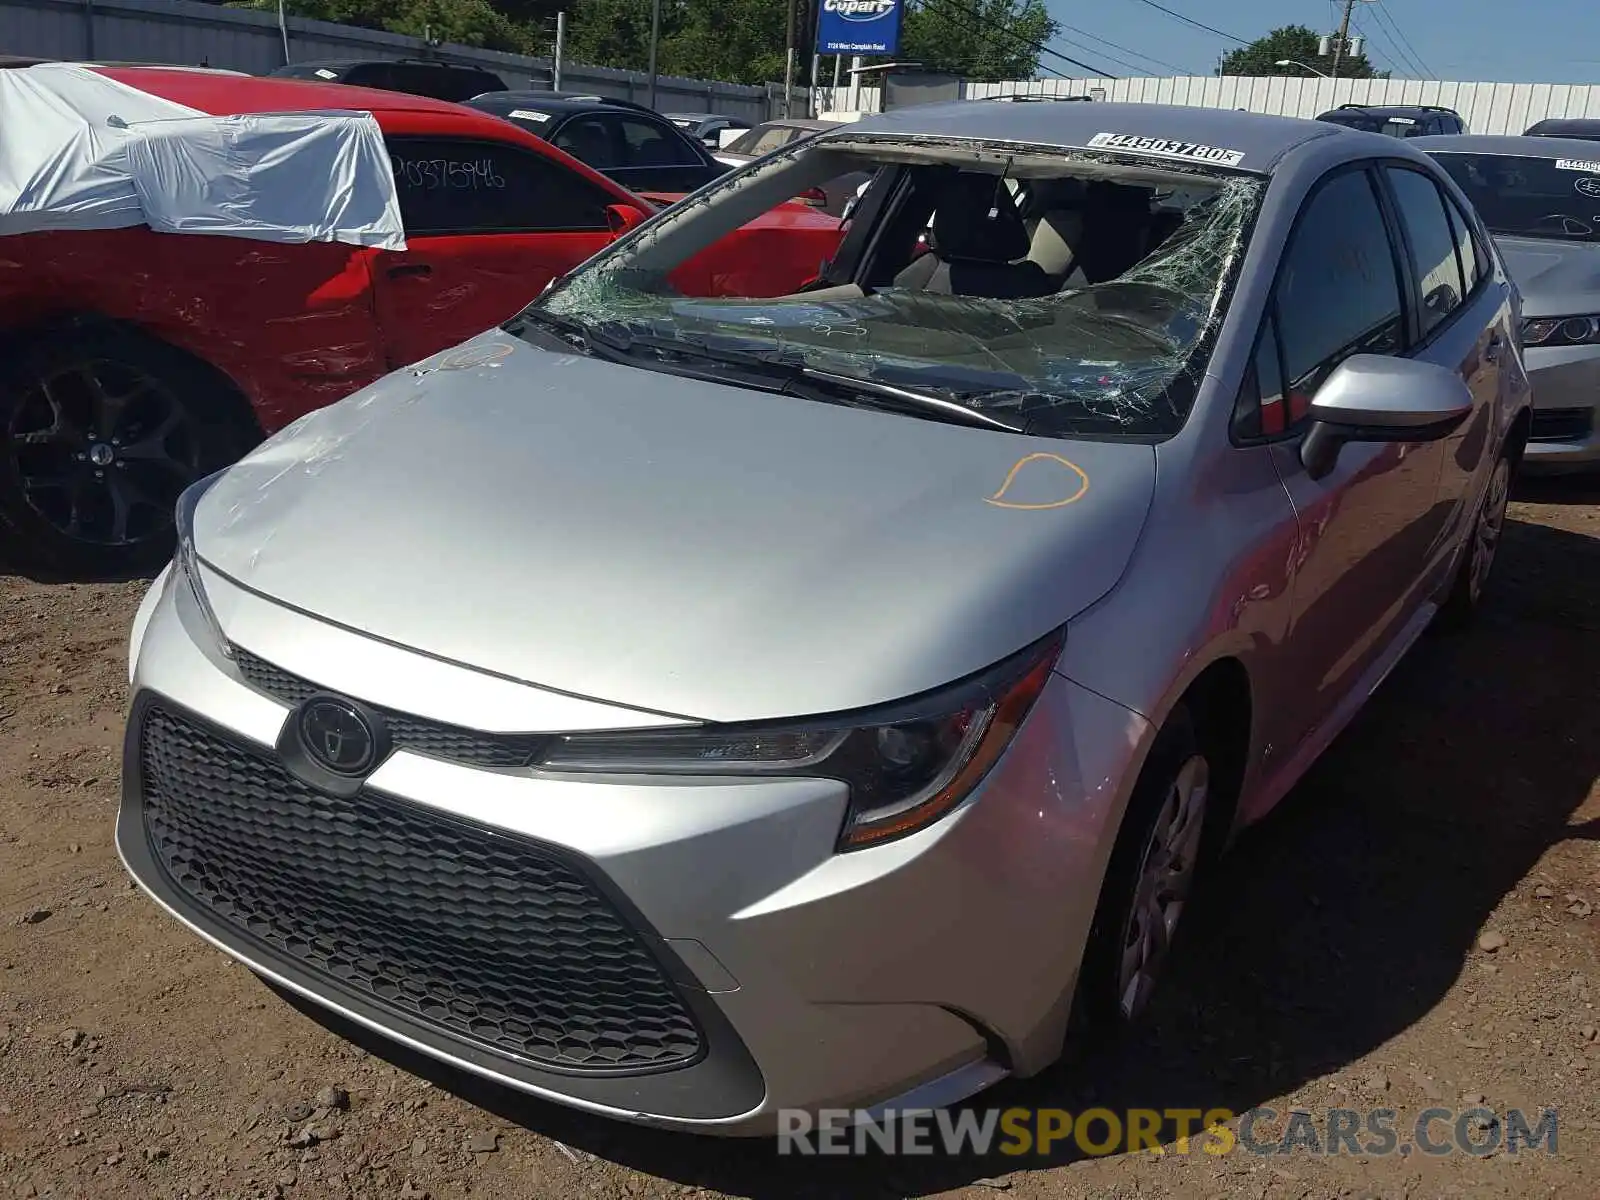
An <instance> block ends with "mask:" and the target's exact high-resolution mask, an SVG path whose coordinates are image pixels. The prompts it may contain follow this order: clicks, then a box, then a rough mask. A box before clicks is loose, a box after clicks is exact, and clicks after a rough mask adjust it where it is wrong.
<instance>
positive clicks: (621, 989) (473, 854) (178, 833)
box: [140, 706, 702, 1072]
mask: <svg viewBox="0 0 1600 1200" xmlns="http://www.w3.org/2000/svg"><path fill="white" fill-rule="evenodd" d="M140 764H141V771H142V788H143V806H144V824H145V830H146V835H147V837H148V839H149V842H150V847H151V850H152V851H153V852H154V855H155V858H156V860H157V862H159V863H160V864H161V867H162V869H163V870H164V871H165V872H166V874H167V875H168V877H169V878H170V879H171V881H172V882H173V884H174V885H176V886H177V888H179V889H180V890H181V891H182V892H183V893H184V894H185V895H186V896H187V897H188V898H189V899H190V900H191V901H193V902H194V903H196V904H198V905H201V906H203V907H204V908H205V909H207V910H209V911H210V912H211V913H212V914H214V915H215V916H216V917H217V918H218V919H220V920H222V921H223V922H225V923H226V924H228V925H229V926H231V927H233V928H235V929H237V930H239V931H242V932H243V933H246V934H248V935H249V936H250V937H252V938H254V939H255V940H257V941H259V942H261V943H264V944H265V945H266V946H267V947H268V948H270V949H271V950H272V951H274V952H276V953H277V954H278V955H280V956H287V957H288V958H289V959H291V960H293V961H294V962H296V963H297V964H299V965H300V966H301V967H303V968H304V969H306V970H308V971H310V972H312V973H314V974H317V975H320V976H323V977H325V978H330V979H332V980H335V981H337V982H338V983H339V984H341V985H343V986H344V987H345V988H347V989H351V990H353V991H354V992H356V993H359V994H360V995H362V996H364V997H366V998H368V999H370V1000H373V1001H376V1002H378V1003H379V1004H381V1005H384V1006H387V1007H389V1008H391V1009H395V1010H398V1011H400V1012H402V1013H404V1014H405V1015H407V1016H409V1017H411V1018H413V1019H418V1020H421V1021H423V1022H425V1023H427V1024H429V1025H431V1026H433V1027H435V1028H438V1029H441V1030H443V1031H445V1032H447V1033H449V1034H453V1035H455V1036H456V1037H458V1038H463V1039H466V1040H469V1041H472V1042H476V1043H479V1044H481V1045H484V1046H487V1047H489V1048H490V1049H492V1050H494V1051H496V1052H498V1053H501V1054H508V1055H512V1056H515V1057H516V1058H519V1059H522V1060H525V1061H530V1062H532V1063H533V1064H534V1065H538V1066H543V1067H548V1068H554V1069H557V1070H566V1071H574V1072H592V1071H635V1072H636V1071H640V1070H658V1069H665V1068H669V1067H676V1066H685V1065H688V1064H689V1063H691V1062H693V1061H694V1060H696V1059H697V1058H698V1057H699V1056H700V1052H701V1046H702V1037H701V1033H700V1030H699V1027H698V1026H697V1024H696V1023H695V1020H694V1018H693V1017H692V1016H691V1014H690V1013H689V1012H688V1010H687V1009H686V1007H685V1006H684V1004H683V1002H682V1000H681V999H680V998H679V996H678V994H677V992H676V991H675V990H674V989H673V987H672V985H671V983H670V982H669V981H668V979H667V978H666V976H665V974H664V973H663V971H662V968H661V966H660V965H659V964H658V962H657V961H656V959H655V958H654V957H653V956H652V955H651V953H650V952H649V950H648V949H647V948H646V946H645V944H644V942H643V940H642V939H641V938H640V936H639V935H638V934H637V933H635V932H634V930H633V929H632V928H631V927H630V926H629V925H628V924H626V923H625V922H624V920H623V918H622V917H621V916H620V914H619V913H618V912H617V910H616V909H615V908H614V907H613V906H612V905H611V904H610V903H609V902H608V901H607V900H606V899H605V898H604V897H603V896H601V895H600V894H599V892H598V891H597V890H596V889H595V888H594V887H593V886H592V885H591V884H590V883H589V882H588V881H587V880H585V879H584V878H583V877H582V876H581V875H580V874H579V873H578V872H577V871H576V870H574V869H573V868H572V867H569V866H568V865H567V864H566V863H565V862H563V861H562V860H560V859H558V858H556V857H555V856H553V855H551V854H549V853H547V852H544V851H542V850H541V849H539V848H538V847H536V846H533V845H530V844H528V843H525V842H523V841H521V840H520V839H517V838H513V837H509V836H502V835H498V834H495V833H493V832H491V831H488V830H484V829H480V828H477V827H475V826H471V825H467V824H464V823H461V822H457V821H454V820H451V819H449V818H446V817H441V816H438V815H435V814H432V813H429V812H428V811H427V810H425V809H421V808H418V807H417V806H415V805H411V804H408V803H406V802H404V801H399V800H391V799H389V798H387V797H377V796H373V795H372V794H370V793H361V794H358V795H356V796H354V797H352V798H349V799H337V798H334V797H331V796H325V795H323V794H322V793H320V792H317V791H314V790H313V789H311V788H309V787H307V786H306V785H305V784H302V783H301V782H300V781H299V780H297V779H295V778H294V776H292V775H290V774H289V773H288V771H286V770H285V769H284V768H283V767H282V766H280V765H279V764H278V763H277V762H276V761H274V760H272V759H270V758H267V757H265V756H263V755H259V754H256V753H254V752H251V751H248V750H245V749H243V748H241V747H238V746H235V745H234V744H233V743H232V742H231V741H228V740H226V739H224V738H223V737H221V736H219V735H217V734H215V733H212V732H211V731H209V730H208V729H205V728H202V727H200V726H199V725H197V724H194V723H192V722H190V721H189V720H188V719H186V718H183V717H180V716H177V715H175V714H173V713H171V712H169V711H168V710H166V709H164V708H161V707H159V706H151V707H150V708H149V709H148V710H147V712H146V714H145V717H144V723H143V727H142V729H141V731H140Z"/></svg>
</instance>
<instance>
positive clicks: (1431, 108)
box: [1337, 104, 1461, 117]
mask: <svg viewBox="0 0 1600 1200" xmlns="http://www.w3.org/2000/svg"><path fill="white" fill-rule="evenodd" d="M1347 108H1353V109H1367V108H1414V109H1416V110H1417V111H1418V112H1442V113H1450V114H1452V115H1453V116H1457V117H1459V116H1460V115H1461V114H1460V113H1458V112H1456V110H1455V109H1453V108H1447V107H1446V106H1445V105H1443V104H1341V105H1339V108H1338V110H1337V111H1339V112H1343V111H1344V110H1345V109H1347Z"/></svg>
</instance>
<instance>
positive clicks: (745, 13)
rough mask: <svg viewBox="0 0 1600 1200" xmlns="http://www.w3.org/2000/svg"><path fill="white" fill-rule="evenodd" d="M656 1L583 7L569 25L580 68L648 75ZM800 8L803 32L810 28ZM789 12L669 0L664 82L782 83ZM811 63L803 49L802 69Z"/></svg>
mask: <svg viewBox="0 0 1600 1200" xmlns="http://www.w3.org/2000/svg"><path fill="white" fill-rule="evenodd" d="M650 3H651V0H578V2H577V4H576V6H575V7H574V8H573V10H572V16H571V18H570V20H569V22H568V42H567V45H568V53H569V54H570V55H571V57H572V59H573V61H574V62H582V63H590V64H593V65H595V66H601V67H621V68H626V69H629V70H635V71H642V70H644V69H646V67H648V66H649V63H650ZM807 3H808V0H801V2H800V13H799V24H798V28H799V29H801V30H805V29H808V28H810V26H809V24H808V21H809V18H808V16H807V12H806V7H807ZM787 14H788V9H787V6H786V5H785V4H783V3H781V2H779V0H662V5H661V47H660V53H659V55H658V58H657V64H656V65H657V69H658V70H659V71H660V72H661V73H662V74H663V75H686V76H689V77H690V78H695V79H720V80H724V81H726V82H728V83H764V82H766V81H768V80H775V79H782V78H783V65H784V38H785V35H786V33H787V28H788V26H787V21H788V15H787ZM809 61H810V43H809V39H805V40H803V41H802V42H801V46H800V67H801V69H802V70H804V67H805V64H806V63H808V62H809Z"/></svg>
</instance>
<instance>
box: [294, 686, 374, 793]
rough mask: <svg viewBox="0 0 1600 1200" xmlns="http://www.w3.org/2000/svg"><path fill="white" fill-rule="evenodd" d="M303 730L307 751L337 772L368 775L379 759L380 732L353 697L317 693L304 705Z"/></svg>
mask: <svg viewBox="0 0 1600 1200" xmlns="http://www.w3.org/2000/svg"><path fill="white" fill-rule="evenodd" d="M299 730H300V744H301V745H302V746H304V747H305V752H306V755H307V756H308V757H309V758H310V759H311V761H312V762H314V763H316V764H317V765H318V766H319V767H321V768H322V769H323V770H325V771H331V772H333V773H334V774H335V775H365V774H366V773H367V772H368V771H370V770H371V769H372V767H373V764H374V762H375V761H376V760H377V756H378V736H377V733H376V731H375V730H374V729H373V728H372V726H371V725H370V724H368V722H367V718H366V717H364V716H363V715H362V714H361V711H360V710H359V709H357V708H356V707H355V705H353V704H351V703H350V702H349V701H346V700H340V699H337V698H334V697H328V696H313V697H312V698H311V699H309V700H307V701H306V702H305V705H304V706H303V707H302V708H301V709H300V721H299Z"/></svg>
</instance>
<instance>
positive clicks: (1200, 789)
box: [1117, 754, 1211, 1020]
mask: <svg viewBox="0 0 1600 1200" xmlns="http://www.w3.org/2000/svg"><path fill="white" fill-rule="evenodd" d="M1210 780H1211V769H1210V766H1209V764H1208V763H1207V762H1206V760H1205V758H1204V757H1203V756H1202V755H1199V754H1196V755H1192V756H1191V757H1190V758H1189V759H1187V760H1186V761H1185V762H1184V763H1183V765H1182V766H1181V767H1180V768H1179V769H1178V772H1177V774H1176V775H1175V776H1174V777H1173V780H1172V783H1171V784H1170V785H1169V786H1168V788H1167V793H1166V795H1165V797H1163V799H1162V802H1161V810H1160V812H1159V813H1157V815H1156V819H1155V824H1154V825H1153V826H1152V827H1151V830H1150V836H1149V839H1148V841H1147V842H1146V843H1145V848H1144V854H1143V856H1142V857H1141V859H1140V863H1139V874H1138V881H1137V883H1136V885H1135V888H1134V900H1133V906H1132V909H1131V911H1130V912H1129V914H1128V922H1127V925H1126V927H1125V929H1124V931H1123V938H1122V959H1121V964H1120V969H1119V972H1118V978H1117V1001H1118V1004H1119V1005H1120V1006H1121V1009H1122V1015H1123V1017H1124V1018H1125V1019H1127V1020H1132V1019H1134V1018H1135V1017H1137V1016H1138V1015H1139V1014H1140V1013H1141V1012H1143V1011H1144V1008H1145V1006H1146V1005H1147V1004H1148V1003H1149V1001H1150V997H1151V995H1152V994H1153V993H1154V991H1155V986H1156V982H1157V980H1158V979H1159V978H1160V975H1161V971H1162V969H1163V968H1164V967H1165V965H1166V959H1167V952H1168V949H1169V948H1170V947H1171V944H1172V937H1173V934H1174V933H1176V932H1177V928H1178V921H1179V919H1180V918H1181V917H1182V916H1183V910H1184V906H1185V905H1186V904H1187V903H1188V900H1189V894H1190V892H1191V891H1192V890H1193V887H1194V880H1195V874H1196V868H1197V867H1198V866H1199V859H1200V847H1201V837H1202V834H1203V833H1204V830H1205V819H1206V802H1207V800H1208V798H1209V793H1210Z"/></svg>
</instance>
